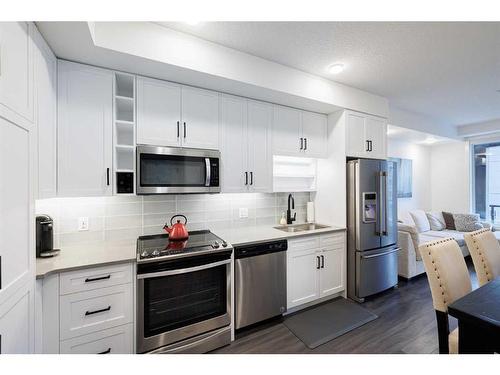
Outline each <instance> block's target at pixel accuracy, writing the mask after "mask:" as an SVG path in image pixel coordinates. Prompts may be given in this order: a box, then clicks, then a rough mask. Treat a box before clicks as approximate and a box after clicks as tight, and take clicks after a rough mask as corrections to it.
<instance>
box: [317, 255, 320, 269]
mask: <svg viewBox="0 0 500 375" xmlns="http://www.w3.org/2000/svg"><path fill="white" fill-rule="evenodd" d="M319 262H320V260H319V256H316V269H317V270H319V268H320V263H319Z"/></svg>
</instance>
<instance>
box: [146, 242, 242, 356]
mask: <svg viewBox="0 0 500 375" xmlns="http://www.w3.org/2000/svg"><path fill="white" fill-rule="evenodd" d="M231 253H232V249H225V250H224V251H221V252H218V253H214V254H207V255H196V256H189V257H182V258H176V259H172V260H165V261H156V262H155V261H153V262H146V263H139V264H138V266H137V352H138V353H147V352H148V353H204V352H207V351H210V350H213V349H215V348H217V347H220V346H223V345H226V344H228V343H229V342H230V340H231V329H230V324H231Z"/></svg>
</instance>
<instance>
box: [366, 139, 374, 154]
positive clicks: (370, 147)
mask: <svg viewBox="0 0 500 375" xmlns="http://www.w3.org/2000/svg"><path fill="white" fill-rule="evenodd" d="M367 142H368V150H367V151H370V152H372V151H373V145H372V141H367Z"/></svg>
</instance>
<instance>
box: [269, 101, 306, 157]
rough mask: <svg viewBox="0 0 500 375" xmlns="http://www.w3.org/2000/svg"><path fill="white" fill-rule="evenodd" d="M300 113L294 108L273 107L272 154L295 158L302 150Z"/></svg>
mask: <svg viewBox="0 0 500 375" xmlns="http://www.w3.org/2000/svg"><path fill="white" fill-rule="evenodd" d="M301 138H302V124H301V111H299V110H298V109H295V108H289V107H282V106H279V105H276V106H274V122H273V154H275V155H288V156H295V155H301V154H302V150H303V149H304V143H303V142H304V141H303V139H302V142H301Z"/></svg>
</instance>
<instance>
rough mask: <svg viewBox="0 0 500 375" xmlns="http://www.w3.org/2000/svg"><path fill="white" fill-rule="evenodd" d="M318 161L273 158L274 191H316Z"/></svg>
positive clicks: (288, 157) (291, 157)
mask: <svg viewBox="0 0 500 375" xmlns="http://www.w3.org/2000/svg"><path fill="white" fill-rule="evenodd" d="M316 174H317V159H313V158H299V157H294V156H278V155H275V156H273V191H274V192H299V191H316Z"/></svg>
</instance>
